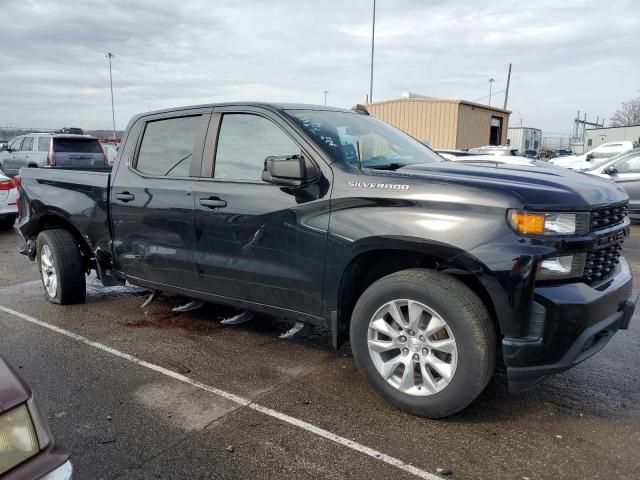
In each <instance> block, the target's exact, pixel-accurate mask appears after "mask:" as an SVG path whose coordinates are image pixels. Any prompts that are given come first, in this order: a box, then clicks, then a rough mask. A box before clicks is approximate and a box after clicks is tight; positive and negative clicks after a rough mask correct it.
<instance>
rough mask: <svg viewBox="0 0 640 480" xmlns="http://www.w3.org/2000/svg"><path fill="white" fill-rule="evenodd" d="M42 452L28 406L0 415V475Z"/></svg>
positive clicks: (21, 406)
mask: <svg viewBox="0 0 640 480" xmlns="http://www.w3.org/2000/svg"><path fill="white" fill-rule="evenodd" d="M39 451H40V446H39V445H38V438H37V436H36V431H35V429H34V428H33V422H32V421H31V415H29V410H28V409H27V406H26V405H20V406H19V407H16V408H13V409H11V410H9V411H8V412H4V413H2V414H0V475H2V474H3V473H5V472H7V471H9V470H11V469H12V468H13V467H15V466H16V465H19V464H21V463H22V462H24V461H25V460H27V459H29V458H31V457H33V456H34V455H35V454H37V453H38V452H39Z"/></svg>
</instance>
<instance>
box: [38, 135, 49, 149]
mask: <svg viewBox="0 0 640 480" xmlns="http://www.w3.org/2000/svg"><path fill="white" fill-rule="evenodd" d="M50 144H51V137H38V151H39V152H48V151H49V145H50Z"/></svg>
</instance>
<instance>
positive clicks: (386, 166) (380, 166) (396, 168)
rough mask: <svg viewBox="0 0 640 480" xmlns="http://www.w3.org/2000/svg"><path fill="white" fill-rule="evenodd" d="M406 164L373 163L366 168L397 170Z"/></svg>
mask: <svg viewBox="0 0 640 480" xmlns="http://www.w3.org/2000/svg"><path fill="white" fill-rule="evenodd" d="M406 166H407V164H406V163H387V164H386V165H373V166H371V167H366V168H370V169H372V170H398V169H399V168H402V167H406Z"/></svg>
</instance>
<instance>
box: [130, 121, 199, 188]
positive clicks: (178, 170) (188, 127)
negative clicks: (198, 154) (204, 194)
mask: <svg viewBox="0 0 640 480" xmlns="http://www.w3.org/2000/svg"><path fill="white" fill-rule="evenodd" d="M201 120H202V115H191V116H183V117H174V118H165V119H160V120H152V121H149V122H147V124H146V126H145V128H144V132H143V134H142V142H141V143H140V149H139V151H138V158H137V160H136V162H135V167H134V168H135V169H136V170H137V171H138V172H140V173H143V174H145V175H150V176H155V177H188V176H189V170H190V168H191V157H192V155H193V150H194V144H195V141H196V137H197V136H198V134H199V132H200V128H201Z"/></svg>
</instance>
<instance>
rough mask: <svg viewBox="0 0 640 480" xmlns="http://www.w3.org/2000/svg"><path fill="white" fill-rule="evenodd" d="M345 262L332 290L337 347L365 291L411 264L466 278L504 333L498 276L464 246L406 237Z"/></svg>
mask: <svg viewBox="0 0 640 480" xmlns="http://www.w3.org/2000/svg"><path fill="white" fill-rule="evenodd" d="M344 265H345V266H344V269H343V270H342V274H341V275H340V277H339V281H336V282H333V285H335V287H334V289H333V291H330V295H329V296H328V297H329V300H328V304H327V310H328V311H329V312H330V313H331V317H332V319H331V329H332V330H335V331H334V332H333V338H334V347H336V348H337V347H339V346H340V344H342V343H343V342H344V340H345V339H346V338H347V337H348V331H349V325H350V322H351V314H352V312H353V308H354V307H355V304H356V302H357V301H358V298H360V296H361V295H362V293H363V292H364V291H365V290H366V289H367V288H368V287H369V286H370V285H371V284H373V283H374V282H375V281H377V280H379V279H380V278H383V277H385V276H387V275H390V274H392V273H395V272H398V271H401V270H406V269H410V268H426V269H431V270H436V271H440V272H442V273H446V274H448V275H451V276H452V277H455V278H456V279H458V280H459V281H461V282H463V283H464V284H465V285H466V286H468V287H469V288H470V289H471V290H472V291H473V292H474V293H475V294H476V295H477V296H478V297H479V298H480V299H481V301H482V302H483V304H484V305H485V307H486V308H487V310H488V312H489V314H490V316H491V319H492V321H493V323H494V327H495V329H496V334H497V335H498V336H500V334H501V333H500V332H501V327H500V323H501V322H500V319H501V316H502V315H503V314H504V313H505V312H506V311H505V309H504V308H501V305H499V304H498V302H499V299H498V298H496V295H495V294H494V295H492V294H491V290H492V288H494V287H495V285H496V282H495V279H493V278H491V277H492V276H491V274H490V272H489V271H488V269H487V268H486V267H485V266H484V265H483V264H482V263H481V262H480V261H479V260H477V259H476V258H474V257H473V256H472V255H470V254H469V253H467V252H465V251H464V250H461V249H459V248H456V247H453V246H450V245H444V244H441V243H425V242H424V240H422V241H420V242H416V243H410V242H409V243H408V242H406V241H403V242H400V243H397V244H387V245H378V246H371V248H368V249H364V250H360V251H358V252H355V253H354V254H353V255H352V256H351V257H350V258H349V259H348V261H347V262H345V264H344ZM328 285H331V282H330V283H329V284H328ZM329 288H330V287H329Z"/></svg>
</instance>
